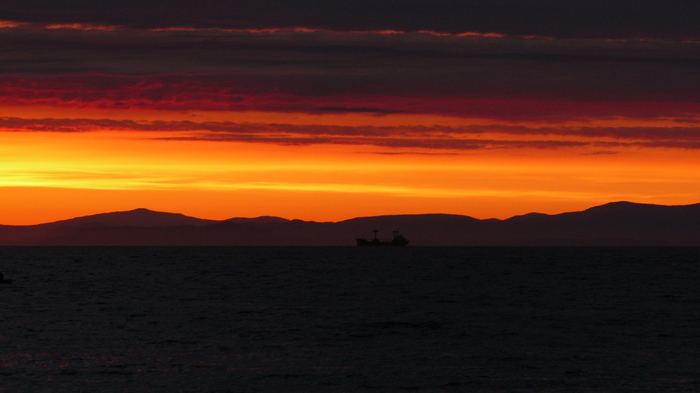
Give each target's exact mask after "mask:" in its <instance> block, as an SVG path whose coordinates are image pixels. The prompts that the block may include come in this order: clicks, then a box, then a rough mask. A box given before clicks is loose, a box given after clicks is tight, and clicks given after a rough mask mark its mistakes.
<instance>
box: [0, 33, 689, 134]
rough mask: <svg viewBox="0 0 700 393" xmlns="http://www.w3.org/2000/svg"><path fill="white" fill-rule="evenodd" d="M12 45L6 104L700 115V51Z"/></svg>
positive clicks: (91, 39) (127, 39) (46, 39)
mask: <svg viewBox="0 0 700 393" xmlns="http://www.w3.org/2000/svg"><path fill="white" fill-rule="evenodd" d="M2 26H4V27H2ZM49 27H51V28H49ZM0 41H2V42H3V51H1V52H0V103H6V104H10V103H15V104H26V105H37V104H40V105H50V106H59V107H66V106H70V107H84V108H95V109H114V108H147V109H157V110H167V111H180V110H191V109H193V110H211V111H217V110H226V111H251V110H254V111H283V112H304V113H315V114H325V113H374V114H377V115H386V114H393V113H411V114H438V115H446V116H453V117H481V118H489V119H499V120H514V121H518V120H534V121H548V122H560V121H567V120H572V119H575V120H581V119H589V118H610V117H634V118H652V117H656V118H659V117H662V118H669V119H673V120H676V121H686V122H687V121H695V119H697V117H698V114H699V113H700V43H699V42H676V41H645V40H605V39H545V38H538V37H535V38H523V37H518V36H497V35H490V36H485V35H450V34H447V35H445V34H435V33H424V32H413V33H407V32H402V31H392V32H339V31H329V30H309V29H276V28H273V29H268V30H231V31H229V30H222V29H196V28H191V29H164V30H152V29H151V30H149V29H134V28H130V27H115V26H111V27H110V26H106V27H105V26H103V27H99V26H92V25H37V24H22V23H18V22H12V23H10V22H5V23H3V24H0Z"/></svg>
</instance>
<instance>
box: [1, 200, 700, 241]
mask: <svg viewBox="0 0 700 393" xmlns="http://www.w3.org/2000/svg"><path fill="white" fill-rule="evenodd" d="M374 229H379V230H380V232H379V234H380V238H382V236H383V237H384V238H386V237H387V236H388V235H389V234H390V233H391V231H392V230H397V229H400V230H401V231H402V233H403V234H404V235H405V236H406V237H407V238H408V239H409V240H410V245H417V246H700V204H691V205H671V206H667V205H654V204H640V203H633V202H626V201H619V202H610V203H606V204H604V205H599V206H594V207H591V208H588V209H585V210H582V211H576V212H566V213H560V214H551V215H550V214H543V213H528V214H524V215H518V216H513V217H510V218H507V219H502V220H501V219H477V218H474V217H470V216H464V215H456V214H442V213H436V214H403V215H380V216H370V217H355V218H351V219H347V220H343V221H338V222H315V221H303V220H298V219H292V220H290V219H286V218H281V217H274V216H261V217H254V218H243V217H234V218H230V219H227V220H206V219H200V218H196V217H190V216H186V215H183V214H180V213H167V212H158V211H153V210H149V209H144V208H139V209H134V210H128V211H118V212H111V213H100V214H95V215H89V216H82V217H75V218H72V219H67V220H60V221H55V222H50V223H44V224H37V225H28V226H8V225H0V245H6V246H13V245H22V246H25V245H28V246H33V245H52V246H53V245H55V246H160V245H162V246H178V245H181V246H246V245H250V246H294V245H302V246H340V245H354V239H355V238H357V237H369V236H372V231H373V230H374Z"/></svg>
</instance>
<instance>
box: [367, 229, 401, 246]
mask: <svg viewBox="0 0 700 393" xmlns="http://www.w3.org/2000/svg"><path fill="white" fill-rule="evenodd" d="M373 232H374V239H372V240H367V239H364V238H358V239H355V240H356V241H357V245H358V246H405V245H407V244H408V239H406V238H405V237H403V235H401V234H400V233H399V231H394V232H393V235H394V236H393V239H391V241H388V242H384V241H381V240H379V239H378V238H377V232H379V231H378V230H376V229H375V230H374V231H373Z"/></svg>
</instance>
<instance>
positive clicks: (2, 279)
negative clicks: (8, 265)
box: [0, 272, 12, 284]
mask: <svg viewBox="0 0 700 393" xmlns="http://www.w3.org/2000/svg"><path fill="white" fill-rule="evenodd" d="M11 283H12V280H5V275H4V274H2V272H0V284H11Z"/></svg>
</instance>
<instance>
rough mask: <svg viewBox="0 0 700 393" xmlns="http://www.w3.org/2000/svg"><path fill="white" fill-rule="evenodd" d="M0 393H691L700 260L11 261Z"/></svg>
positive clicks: (641, 252) (619, 256)
mask: <svg viewBox="0 0 700 393" xmlns="http://www.w3.org/2000/svg"><path fill="white" fill-rule="evenodd" d="M0 271H2V273H3V274H4V276H5V279H11V280H12V283H10V284H2V285H0V302H1V308H0V310H1V313H2V314H1V316H0V392H13V393H14V392H33V393H37V392H169V393H172V392H206V393H214V392H217V393H218V392H222V393H223V392H697V391H700V249H699V248H654V247H638V248H614V247H613V248H604V247H601V248H586V247H578V248H577V247H572V248H568V247H551V248H538V247H523V248H517V247H516V248H508V247H493V248H488V247H486V248H472V247H411V246H408V247H395V248H394V247H379V248H371V247H203V248H198V247H134V248H129V247H75V248H72V247H36V248H31V247H28V248H22V247H6V248H0Z"/></svg>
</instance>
